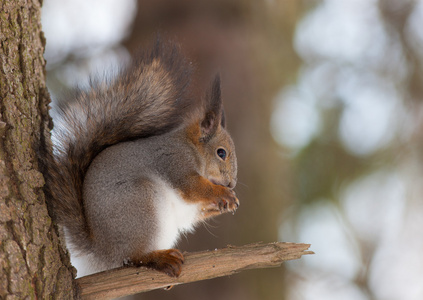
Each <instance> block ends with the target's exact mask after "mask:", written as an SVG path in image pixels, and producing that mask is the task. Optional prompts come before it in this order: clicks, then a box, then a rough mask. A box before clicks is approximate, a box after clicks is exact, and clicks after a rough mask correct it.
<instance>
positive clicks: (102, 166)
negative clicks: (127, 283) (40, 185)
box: [46, 41, 239, 276]
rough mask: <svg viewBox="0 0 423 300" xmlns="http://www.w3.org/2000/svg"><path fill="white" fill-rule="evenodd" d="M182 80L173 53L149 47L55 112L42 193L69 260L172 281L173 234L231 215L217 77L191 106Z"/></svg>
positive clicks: (178, 262) (231, 165) (176, 264)
mask: <svg viewBox="0 0 423 300" xmlns="http://www.w3.org/2000/svg"><path fill="white" fill-rule="evenodd" d="M191 77H192V71H191V64H190V63H189V62H187V60H186V59H185V58H184V57H183V55H182V54H181V53H180V51H179V50H178V47H177V46H175V45H174V44H171V43H163V42H160V41H158V42H157V43H156V44H155V46H153V47H152V48H151V49H149V50H146V51H144V52H143V53H142V54H141V55H140V56H139V57H138V59H137V60H134V61H133V63H132V64H130V65H129V67H128V68H126V69H125V70H123V71H121V72H120V74H119V75H118V76H117V77H116V79H114V80H111V81H110V82H107V83H104V82H103V83H95V84H93V85H92V86H91V88H90V89H88V90H86V91H82V90H80V91H78V92H76V93H75V95H74V97H73V98H72V100H69V101H65V102H62V103H61V104H59V105H58V107H57V109H56V110H57V115H58V117H57V118H55V120H54V121H55V123H56V124H57V125H58V126H57V127H56V128H55V129H54V130H53V138H52V139H53V141H55V145H54V146H53V148H54V151H53V156H51V157H50V156H48V157H47V159H46V166H47V172H46V173H47V175H46V192H47V195H48V196H49V197H48V198H49V199H50V200H49V205H50V207H51V208H52V211H53V216H54V218H55V220H56V221H57V223H58V224H59V226H61V227H62V228H63V230H64V233H65V236H66V241H67V244H68V247H69V248H70V251H71V254H72V256H74V255H75V254H76V256H77V255H80V256H83V257H86V258H87V261H88V263H89V264H91V269H92V270H94V271H101V270H106V269H110V268H114V267H119V266H122V265H124V264H130V265H134V266H146V267H149V268H153V269H156V270H158V271H162V272H165V273H166V274H168V275H170V276H179V275H180V273H181V269H182V264H183V261H184V258H183V255H182V253H181V252H180V251H179V250H177V249H173V247H174V245H175V243H176V242H177V240H178V238H179V236H180V235H181V234H183V233H184V232H190V231H192V230H193V229H194V227H195V225H197V224H199V223H201V222H202V221H204V220H206V219H208V218H210V217H213V216H216V215H220V214H222V213H225V212H235V211H236V209H237V208H238V206H239V200H238V199H237V197H236V195H235V192H234V190H233V188H234V187H235V185H236V182H237V160H236V154H235V147H234V143H233V141H232V139H231V137H230V135H229V133H228V132H227V130H226V129H225V115H224V111H223V104H222V99H221V90H220V78H219V76H216V78H215V79H214V80H213V82H212V83H211V85H210V88H209V89H208V90H207V91H205V93H204V97H203V98H202V99H195V98H193V97H191V96H190V95H189V93H188V87H189V84H190V78H191Z"/></svg>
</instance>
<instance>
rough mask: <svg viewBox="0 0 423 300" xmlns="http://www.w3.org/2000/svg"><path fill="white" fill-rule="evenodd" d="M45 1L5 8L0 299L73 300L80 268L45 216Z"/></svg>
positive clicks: (0, 75) (0, 90)
mask: <svg viewBox="0 0 423 300" xmlns="http://www.w3.org/2000/svg"><path fill="white" fill-rule="evenodd" d="M41 4H42V3H41V1H37V0H33V1H29V0H20V1H10V0H1V2H0V65H1V67H0V100H1V102H0V298H1V299H48V298H50V299H72V298H73V297H74V290H73V282H72V280H73V277H74V269H73V268H72V267H71V266H70V263H69V258H68V256H67V254H66V253H65V252H64V251H63V250H62V248H61V246H60V243H59V239H58V236H57V234H56V229H55V227H54V226H53V224H52V222H51V219H50V217H49V215H48V212H47V206H46V203H45V198H44V194H43V191H42V187H43V185H44V179H43V175H42V173H41V172H40V167H39V164H38V156H37V151H38V150H40V149H41V148H42V147H43V144H44V141H46V140H49V139H50V137H49V126H48V125H49V123H50V119H49V117H48V109H47V107H48V103H49V95H48V92H47V88H46V83H45V60H44V58H43V52H44V46H45V39H44V36H43V33H42V31H41V21H40V19H41Z"/></svg>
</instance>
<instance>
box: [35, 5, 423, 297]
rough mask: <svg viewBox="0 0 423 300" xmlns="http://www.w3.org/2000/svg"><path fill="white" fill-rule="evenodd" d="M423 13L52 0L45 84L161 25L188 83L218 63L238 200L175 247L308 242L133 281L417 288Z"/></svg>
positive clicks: (202, 291)
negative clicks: (210, 271)
mask: <svg viewBox="0 0 423 300" xmlns="http://www.w3.org/2000/svg"><path fill="white" fill-rule="evenodd" d="M76 20H78V21H76ZM421 20H423V1H419V0H344V1H338V0H308V1H307V0H303V1H296V0H285V1H282V0H269V1H263V2H261V1H260V2H257V1H253V0H251V1H241V0H225V1H224V0H218V1H205V0H201V1H194V0H181V1H171V0H159V1H152V0H150V1H138V2H136V1H133V0H125V1H119V2H117V1H112V0H107V1H106V0H103V1H99V0H90V1H87V0H74V1H72V2H69V1H64V0H60V1H59V0H55V1H53V0H45V4H44V21H43V26H44V30H45V32H46V37H47V50H46V58H47V61H48V65H47V68H48V74H49V75H48V76H49V77H48V83H49V88H50V90H51V91H52V93H53V95H54V94H56V95H60V94H61V93H63V91H64V90H66V89H67V88H69V87H71V86H73V85H75V84H79V85H84V84H85V83H86V82H87V74H89V73H92V72H93V71H96V72H97V73H100V74H101V73H102V72H103V71H102V70H104V68H105V67H104V66H109V65H119V64H122V63H125V62H126V61H128V57H129V56H130V55H131V54H134V53H136V51H137V49H138V48H140V47H142V46H143V45H145V44H146V43H148V42H150V41H151V40H152V39H154V37H155V35H156V33H157V32H160V34H161V35H162V36H164V37H166V38H167V37H171V38H173V39H176V40H178V41H179V42H180V43H181V44H182V46H183V48H184V51H185V52H186V54H187V56H188V57H189V58H190V59H191V60H192V61H193V63H194V64H195V65H196V67H197V69H198V70H197V71H198V72H197V73H196V76H195V85H196V90H195V91H193V92H194V93H197V95H201V93H202V91H203V89H204V87H205V86H206V85H207V82H208V81H209V80H210V78H212V76H213V74H214V73H215V72H217V70H219V71H220V73H221V75H222V85H223V86H222V88H223V97H224V102H225V109H226V113H227V116H228V127H229V130H230V132H231V133H232V135H233V137H234V141H235V145H236V147H237V154H238V158H239V183H238V186H237V188H236V191H237V194H238V196H239V198H240V200H241V207H240V209H239V211H238V212H237V214H236V215H235V216H230V215H227V216H222V217H220V218H218V219H217V220H215V221H211V222H209V225H208V226H204V227H203V228H200V229H199V230H197V232H196V233H195V234H193V235H190V236H188V237H187V239H183V240H182V241H181V243H180V248H181V249H182V250H188V251H192V250H204V249H213V248H217V247H223V246H226V245H227V244H245V243H249V242H256V241H265V242H270V241H275V240H282V241H295V242H305V243H311V244H312V250H314V251H315V252H316V255H314V256H310V257H304V258H302V259H301V260H300V261H297V262H290V263H288V264H287V265H286V266H287V268H286V269H283V268H279V269H273V270H262V271H261V270H258V271H249V272H245V273H243V274H240V275H237V276H234V277H232V278H221V279H215V280H211V281H205V282H199V283H195V284H190V285H186V286H182V287H176V288H174V289H173V290H172V291H170V292H165V291H157V292H153V293H148V294H146V295H142V296H141V297H142V298H148V299H153V298H157V299H168V298H169V299H247V300H248V299H422V298H423V284H422V282H421V278H423V259H422V258H421V257H420V255H419V254H420V252H421V250H422V248H423V242H422V241H421V239H420V238H419V237H420V236H422V232H423V229H422V228H423V224H422V223H423V218H421V215H422V214H423V205H422V204H423V203H422V201H421V198H422V196H423V190H422V188H421V184H420V178H421V177H422V170H421V167H420V166H421V164H422V156H421V153H422V149H421V148H422V147H423V138H422V135H421V134H420V132H421V131H422V130H421V127H422V121H423V119H422V116H423V115H422V103H421V100H422V99H423V97H422V96H423V95H422V94H423V82H422V79H423V52H422V46H423V26H422V21H421ZM135 55H136V54H135Z"/></svg>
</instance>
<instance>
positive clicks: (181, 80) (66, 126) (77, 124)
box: [46, 41, 192, 251]
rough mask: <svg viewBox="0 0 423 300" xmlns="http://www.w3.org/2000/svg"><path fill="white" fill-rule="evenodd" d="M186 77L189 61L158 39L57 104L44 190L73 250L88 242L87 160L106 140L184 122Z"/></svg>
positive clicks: (116, 140) (162, 130) (154, 132)
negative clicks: (112, 74)
mask: <svg viewBox="0 0 423 300" xmlns="http://www.w3.org/2000/svg"><path fill="white" fill-rule="evenodd" d="M190 77H191V68H190V64H189V63H188V62H187V61H186V60H185V59H184V58H183V57H182V55H180V52H179V49H178V48H177V47H176V46H174V45H173V44H172V45H170V44H167V43H162V42H160V41H158V42H156V44H155V46H154V47H152V48H151V49H150V50H148V51H146V52H144V53H141V54H140V56H139V57H137V60H135V61H134V62H133V64H132V65H131V66H130V67H129V68H127V69H126V70H125V71H122V72H121V73H120V74H119V76H117V78H116V79H115V80H112V81H111V83H110V84H105V83H97V84H94V85H93V87H92V88H91V89H90V90H88V91H78V92H77V93H76V95H75V96H74V97H73V99H72V100H71V101H67V102H64V103H63V104H59V105H58V107H57V115H58V118H56V119H58V120H59V122H57V124H56V127H55V128H54V131H53V138H52V139H53V141H54V144H55V146H54V152H53V153H54V154H53V157H47V158H46V167H47V172H46V182H47V184H46V192H47V194H48V197H49V199H50V202H51V203H49V204H50V207H51V208H52V209H53V213H54V212H57V213H54V215H55V216H56V217H57V221H58V223H59V224H62V225H64V226H65V227H66V230H67V231H69V233H70V234H69V236H70V237H72V238H73V239H75V240H76V239H77V240H78V242H77V243H75V242H73V243H72V244H74V245H76V244H77V245H78V246H80V247H79V248H81V249H78V250H81V251H87V250H89V249H90V245H91V243H90V229H89V226H88V224H87V222H86V220H85V217H84V204H83V199H82V192H83V180H84V176H85V174H86V171H87V169H88V167H89V165H90V163H91V162H92V160H93V159H94V158H95V156H96V155H98V154H99V153H100V152H101V151H102V150H104V149H105V148H106V147H108V146H111V145H114V144H117V143H120V142H123V141H128V140H133V139H137V138H144V137H148V136H153V135H158V134H162V133H165V132H167V131H169V130H172V129H174V128H176V127H177V126H179V125H181V124H182V123H184V118H185V117H187V116H188V113H189V111H190V110H191V106H192V105H191V102H192V101H190V100H189V96H188V93H187V88H188V85H189V81H190ZM71 242H72V241H71Z"/></svg>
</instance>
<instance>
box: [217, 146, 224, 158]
mask: <svg viewBox="0 0 423 300" xmlns="http://www.w3.org/2000/svg"><path fill="white" fill-rule="evenodd" d="M217 156H219V157H220V158H221V159H222V160H225V159H226V150H225V149H223V148H219V149H217Z"/></svg>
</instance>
